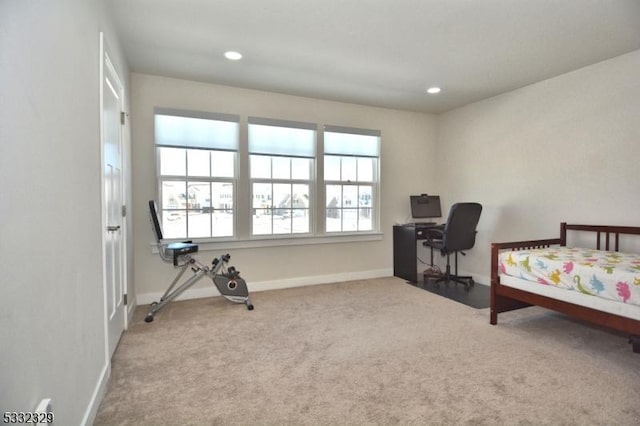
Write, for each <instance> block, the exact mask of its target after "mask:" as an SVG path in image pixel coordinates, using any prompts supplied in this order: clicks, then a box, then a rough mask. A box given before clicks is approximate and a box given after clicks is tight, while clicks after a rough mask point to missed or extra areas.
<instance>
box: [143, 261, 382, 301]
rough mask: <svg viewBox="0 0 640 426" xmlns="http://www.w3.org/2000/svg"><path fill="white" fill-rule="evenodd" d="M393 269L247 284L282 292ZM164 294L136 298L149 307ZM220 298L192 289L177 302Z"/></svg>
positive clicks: (254, 288)
mask: <svg viewBox="0 0 640 426" xmlns="http://www.w3.org/2000/svg"><path fill="white" fill-rule="evenodd" d="M392 275H393V270H392V269H375V270H371V271H358V272H344V273H339V274H329V275H315V276H311V277H298V278H286V279H283V280H275V281H259V282H247V287H248V288H249V293H255V292H258V291H266V290H280V289H284V288H292V287H304V286H308V285H317V284H329V283H336V282H341V281H353V280H364V279H369V278H381V277H390V276H392ZM162 295H163V293H144V294H138V295H137V296H136V299H137V303H138V304H139V305H147V304H150V303H152V302H156V301H158V300H160V298H161V297H162ZM213 296H220V293H219V292H218V290H217V289H216V288H215V286H214V285H211V286H208V287H203V288H191V289H188V290H185V292H184V293H182V294H181V295H180V296H178V297H177V298H176V299H175V300H188V299H200V298H203V297H213Z"/></svg>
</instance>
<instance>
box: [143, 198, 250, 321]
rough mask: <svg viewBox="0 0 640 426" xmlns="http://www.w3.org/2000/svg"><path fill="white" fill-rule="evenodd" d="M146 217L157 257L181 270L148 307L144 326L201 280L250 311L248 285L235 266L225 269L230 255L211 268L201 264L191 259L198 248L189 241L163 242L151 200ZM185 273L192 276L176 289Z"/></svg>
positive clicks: (226, 255) (223, 256)
mask: <svg viewBox="0 0 640 426" xmlns="http://www.w3.org/2000/svg"><path fill="white" fill-rule="evenodd" d="M149 213H150V215H151V222H152V224H153V230H154V232H155V234H156V242H157V244H158V253H159V254H160V257H161V258H162V259H163V260H164V261H166V262H172V263H173V266H174V267H176V268H178V267H179V268H180V271H179V272H178V275H177V276H176V277H175V279H174V280H173V282H172V283H171V285H169V288H168V289H167V291H165V293H164V295H163V296H162V297H161V298H160V301H158V302H153V303H152V304H151V308H150V309H149V313H148V314H147V316H146V317H145V319H144V320H145V321H146V322H152V321H153V317H154V315H155V314H156V313H157V312H158V311H159V310H160V309H162V308H163V307H164V306H166V305H167V304H168V303H169V302H171V301H172V300H173V299H175V298H176V297H178V296H179V295H180V294H181V293H182V292H184V291H185V290H186V289H188V288H189V287H191V286H192V285H193V284H195V283H196V282H197V281H198V280H200V278H202V277H204V276H207V277H209V278H210V279H211V281H212V282H213V284H214V285H215V286H216V288H217V289H218V291H219V292H220V294H221V295H222V296H224V297H225V298H226V299H227V300H230V301H231V302H234V303H244V304H245V305H246V306H247V309H248V310H250V311H251V310H253V304H251V301H250V299H249V290H248V289H247V283H246V282H245V280H244V279H242V278H241V277H240V271H238V270H237V269H236V268H235V267H234V266H229V267H227V264H228V263H229V260H230V259H231V256H229V254H223V255H221V256H218V257H216V258H214V259H213V261H212V262H211V266H208V265H204V264H202V263H200V262H199V261H198V260H197V259H196V258H195V257H194V256H192V254H194V253H197V252H198V245H197V244H194V243H193V242H191V241H184V242H181V243H170V244H165V243H163V242H162V240H163V235H162V227H161V226H160V221H159V220H158V213H157V208H156V203H155V201H153V200H150V201H149ZM187 269H191V271H192V272H193V275H192V276H191V277H190V278H188V279H187V280H185V281H184V282H183V283H182V284H180V285H178V286H177V287H176V285H177V284H178V282H179V281H180V279H181V278H182V275H183V274H184V273H185V272H186V271H187Z"/></svg>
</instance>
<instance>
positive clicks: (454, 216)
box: [442, 203, 482, 252]
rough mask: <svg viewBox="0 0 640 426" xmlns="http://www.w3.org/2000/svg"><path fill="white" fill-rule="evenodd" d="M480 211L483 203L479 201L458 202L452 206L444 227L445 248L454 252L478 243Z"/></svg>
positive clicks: (443, 241)
mask: <svg viewBox="0 0 640 426" xmlns="http://www.w3.org/2000/svg"><path fill="white" fill-rule="evenodd" d="M480 213H482V205H481V204H479V203H456V204H454V205H453V206H451V210H449V217H448V218H447V223H446V224H445V227H444V237H443V240H442V245H443V249H444V250H446V251H449V252H452V251H456V250H468V249H470V248H472V247H473V246H474V244H475V243H476V232H477V231H476V227H477V226H478V222H479V221H480Z"/></svg>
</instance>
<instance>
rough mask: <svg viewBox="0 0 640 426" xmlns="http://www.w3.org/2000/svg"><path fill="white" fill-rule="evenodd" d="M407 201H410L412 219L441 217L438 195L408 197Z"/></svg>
mask: <svg viewBox="0 0 640 426" xmlns="http://www.w3.org/2000/svg"><path fill="white" fill-rule="evenodd" d="M409 200H410V201H411V217H412V218H413V219H427V218H434V217H441V216H442V210H441V208H440V196H439V195H426V194H422V195H410V196H409Z"/></svg>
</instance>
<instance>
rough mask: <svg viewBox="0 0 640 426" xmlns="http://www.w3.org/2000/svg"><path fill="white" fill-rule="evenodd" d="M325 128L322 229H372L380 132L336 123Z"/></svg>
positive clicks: (375, 206)
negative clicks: (336, 124) (323, 217)
mask: <svg viewBox="0 0 640 426" xmlns="http://www.w3.org/2000/svg"><path fill="white" fill-rule="evenodd" d="M324 130H325V131H324V182H325V201H326V205H325V207H326V210H325V212H326V213H325V230H326V232H327V233H333V232H360V231H373V230H374V229H375V228H376V215H377V212H378V205H377V197H376V194H377V193H378V158H379V156H380V132H378V131H375V130H364V129H352V128H345V127H337V126H325V129H324Z"/></svg>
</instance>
